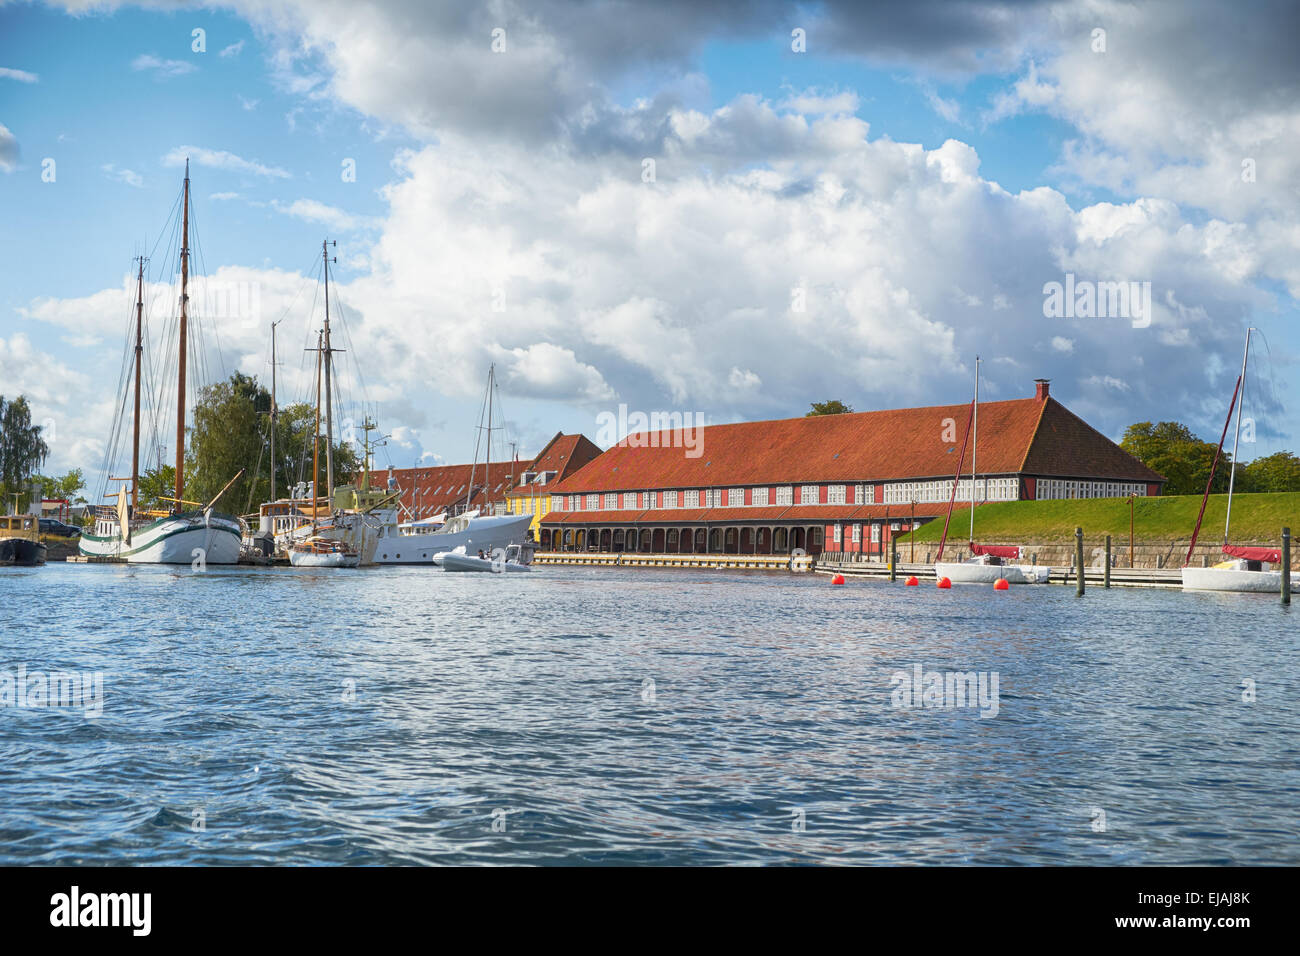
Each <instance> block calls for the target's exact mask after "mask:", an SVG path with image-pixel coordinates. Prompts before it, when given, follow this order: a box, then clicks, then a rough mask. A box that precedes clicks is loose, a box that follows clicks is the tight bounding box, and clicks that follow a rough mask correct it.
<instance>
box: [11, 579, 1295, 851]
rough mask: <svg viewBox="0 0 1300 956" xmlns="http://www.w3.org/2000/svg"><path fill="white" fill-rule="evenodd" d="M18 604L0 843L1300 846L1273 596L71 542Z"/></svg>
mask: <svg viewBox="0 0 1300 956" xmlns="http://www.w3.org/2000/svg"><path fill="white" fill-rule="evenodd" d="M0 596H2V597H3V600H2V601H0V606H2V607H3V610H2V611H0V616H2V617H3V627H2V628H0V648H2V651H3V652H2V653H0V671H2V672H3V677H0V680H5V681H7V683H6V684H5V685H4V686H5V687H7V688H8V691H7V696H6V697H5V701H4V707H3V708H0V863H5V864H15V863H47V864H74V863H81V864H132V863H144V864H162V863H182V864H184V863H193V864H308V865H316V864H319V865H337V864H347V865H382V864H438V863H448V864H554V863H561V864H780V863H840V864H844V863H853V864H862V863H876V864H911V863H917V864H939V863H944V864H972V865H980V864H1065V863H1080V864H1113V863H1120V864H1291V865H1294V864H1297V863H1300V818H1298V817H1297V814H1296V807H1297V805H1300V745H1298V743H1297V735H1296V729H1297V727H1300V663H1298V659H1297V639H1296V638H1297V633H1298V632H1300V628H1297V619H1296V617H1295V614H1296V612H1295V611H1294V610H1293V609H1283V608H1282V607H1280V606H1279V603H1278V600H1277V598H1276V597H1275V596H1273V597H1270V596H1267V595H1249V594H1217V595H1216V594H1183V593H1180V592H1174V591H1143V590H1111V591H1103V590H1101V589H1095V588H1094V589H1089V591H1088V593H1087V595H1086V596H1085V597H1083V598H1077V597H1076V596H1075V594H1074V589H1073V588H1063V587H1016V588H1012V589H1011V590H1010V591H1008V592H995V591H994V590H992V589H991V588H985V587H978V586H971V587H956V588H954V589H953V590H951V591H939V590H937V589H936V588H934V587H933V586H932V585H927V586H923V587H920V588H906V587H904V586H903V584H902V582H901V581H900V582H899V583H897V584H889V583H887V582H882V581H864V580H854V579H850V580H849V582H848V583H847V584H846V585H845V586H842V587H832V586H830V584H829V583H828V581H827V579H826V578H824V577H821V576H816V575H806V574H805V575H794V574H767V573H738V572H724V571H654V570H628V569H618V568H591V569H588V568H563V567H546V568H538V569H535V570H534V571H533V573H531V574H511V575H486V574H463V575H455V574H447V573H443V572H441V571H436V570H432V569H426V568H383V569H363V570H358V571H337V570H336V571H328V570H322V571H312V570H306V569H289V568H242V567H239V568H235V567H232V568H209V569H208V570H207V571H204V572H196V571H193V570H191V569H190V568H188V567H177V568H167V567H156V566H119V565H71V564H68V565H65V564H61V563H52V564H50V565H48V566H46V567H43V568H35V569H17V568H16V569H6V570H4V571H3V572H0ZM56 671H61V672H65V673H76V674H78V675H84V677H85V680H84V686H83V688H82V690H83V691H85V690H86V688H89V687H92V686H97V687H98V688H99V689H98V691H97V696H93V697H92V695H90V694H89V693H88V692H87V693H85V694H83V697H82V698H80V699H78V700H76V701H69V700H51V698H55V697H57V696H58V695H57V693H56V692H55V690H54V685H53V683H51V682H50V681H49V680H48V675H49V674H50V673H51V672H56ZM954 672H955V673H958V674H971V675H978V681H977V682H974V683H972V684H971V688H972V690H971V693H970V694H969V695H968V696H967V697H966V698H965V699H963V698H962V696H961V695H954V694H953V693H952V692H951V689H952V688H951V687H949V684H951V681H949V680H948V678H947V677H946V676H945V675H948V674H951V673H954ZM931 674H937V675H938V677H939V679H940V685H941V686H940V689H938V690H935V692H934V694H933V696H932V695H931V694H930V693H929V691H930V689H931V688H932V686H933V685H932V684H931V681H930V675H931ZM92 675H98V679H99V683H98V684H95V682H94V680H92ZM913 677H915V678H916V680H915V682H914V681H913ZM43 681H44V682H45V684H46V686H47V691H48V692H47V693H45V694H41V693H39V692H38V690H39V688H41V686H42V682H43ZM945 681H946V682H947V683H945ZM956 686H957V688H958V689H960V682H958V684H957V685H956ZM976 686H978V688H979V691H978V692H976V690H975V689H974V688H975V687H976ZM923 687H924V688H925V692H924V693H922V688H923ZM34 688H36V689H37V690H34ZM913 690H915V691H916V693H913Z"/></svg>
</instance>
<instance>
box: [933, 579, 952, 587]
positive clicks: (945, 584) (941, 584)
mask: <svg viewBox="0 0 1300 956" xmlns="http://www.w3.org/2000/svg"><path fill="white" fill-rule="evenodd" d="M935 587H939V588H950V587H952V582H951V581H949V580H948V579H947V578H940V579H939V583H938V584H936V585H935Z"/></svg>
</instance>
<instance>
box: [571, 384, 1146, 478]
mask: <svg viewBox="0 0 1300 956" xmlns="http://www.w3.org/2000/svg"><path fill="white" fill-rule="evenodd" d="M969 415H970V405H969V404H965V405H937V406H931V407H926V408H904V409H893V410H888V411H876V412H855V413H849V414H844V415H819V416H814V417H812V418H786V419H778V420H774V421H760V422H741V423H738V424H733V425H710V426H707V427H705V428H703V429H701V430H700V431H699V432H696V433H695V434H693V435H691V436H689V437H691V438H692V441H691V445H692V446H693V450H694V451H698V452H699V455H698V457H687V451H688V448H687V447H686V445H687V443H686V442H685V441H684V440H683V434H682V432H681V431H680V430H677V431H667V432H658V433H654V434H653V435H633V436H629V437H628V438H625V439H624V440H623V441H621V442H619V444H617V445H615V446H614V447H612V448H610V449H609V450H608V451H606V452H605V453H604V454H603V455H601V456H600V457H599V458H596V459H595V460H594V461H592V462H591V463H590V464H588V465H587V466H585V467H584V468H581V469H580V470H578V471H577V472H576V473H575V474H573V475H572V476H571V477H569V478H568V479H566V480H564V481H563V482H561V483H559V484H558V485H556V486H553V487H552V488H551V492H552V493H554V494H581V493H586V492H601V491H632V490H641V489H654V488H703V487H727V486H731V485H763V484H799V483H801V482H828V481H842V482H876V481H904V480H918V481H919V480H933V479H938V478H951V477H952V475H953V473H954V472H955V471H956V470H957V459H958V457H959V456H960V455H961V439H962V436H963V434H964V433H965V430H966V424H967V419H968V417H969ZM1040 434H1041V445H1040ZM945 436H946V437H948V438H949V439H950V440H947V441H945V440H944V438H945ZM652 445H653V446H654V447H651V446H652ZM978 454H979V457H978V466H979V472H980V474H984V475H997V474H1006V475H1014V474H1019V473H1022V472H1023V473H1028V474H1036V475H1052V476H1060V477H1076V476H1077V477H1099V478H1100V477H1105V478H1111V479H1116V480H1135V481H1148V482H1159V481H1163V478H1162V477H1161V476H1160V475H1158V474H1157V473H1156V472H1154V471H1152V470H1151V469H1150V468H1147V467H1146V466H1145V465H1143V464H1142V463H1141V462H1139V461H1137V459H1135V458H1133V457H1131V456H1130V455H1128V454H1127V453H1126V452H1124V451H1123V450H1122V449H1120V448H1119V447H1118V446H1117V445H1115V444H1114V443H1113V442H1111V441H1110V439H1108V438H1106V437H1105V436H1104V435H1102V434H1101V433H1100V432H1097V431H1096V430H1094V429H1092V428H1090V427H1089V426H1087V425H1086V424H1085V423H1083V422H1082V421H1081V420H1080V419H1079V418H1078V417H1077V416H1075V415H1073V414H1072V413H1070V412H1069V411H1068V410H1067V409H1066V408H1065V407H1064V406H1062V405H1061V404H1060V403H1059V402H1057V401H1056V399H1054V398H1050V397H1049V398H1046V399H1045V400H1039V399H1036V398H1023V399H1013V400H1010V401H1001V402H981V403H980V407H979V449H978ZM969 467H970V451H969V449H968V450H967V452H966V457H965V463H964V465H963V468H965V469H969Z"/></svg>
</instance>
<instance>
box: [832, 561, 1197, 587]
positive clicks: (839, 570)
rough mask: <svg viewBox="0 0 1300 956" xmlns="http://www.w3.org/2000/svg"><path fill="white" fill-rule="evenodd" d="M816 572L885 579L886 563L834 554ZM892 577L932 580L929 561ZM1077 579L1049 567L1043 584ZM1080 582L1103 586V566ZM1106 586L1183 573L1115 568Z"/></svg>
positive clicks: (1173, 583) (1156, 581)
mask: <svg viewBox="0 0 1300 956" xmlns="http://www.w3.org/2000/svg"><path fill="white" fill-rule="evenodd" d="M813 570H814V571H816V572H817V573H818V574H842V575H844V576H845V577H846V578H848V577H854V576H856V577H865V578H875V579H877V580H886V581H887V580H889V565H888V564H884V563H880V562H876V561H851V560H848V561H846V560H840V559H838V558H834V557H830V558H828V557H826V556H825V555H823V556H822V557H820V558H818V559H817V566H816V568H814V569H813ZM895 577H896V578H897V579H898V580H900V581H905V580H907V579H908V578H910V577H915V578H916V579H917V580H918V581H933V580H935V574H934V565H933V564H903V563H899V565H898V568H897V572H896V574H895ZM1077 580H1078V578H1077V577H1076V575H1075V569H1074V568H1071V567H1053V568H1052V569H1051V572H1050V573H1049V574H1048V577H1047V584H1046V585H1040V587H1047V586H1050V585H1053V584H1056V585H1066V584H1074V583H1075V582H1076V581H1077ZM1083 583H1084V584H1085V585H1086V586H1087V587H1090V588H1091V587H1096V588H1100V587H1103V586H1104V585H1105V583H1106V569H1105V567H1096V568H1094V567H1086V568H1084V569H1083ZM1110 586H1111V587H1113V588H1168V589H1173V590H1179V589H1181V588H1182V586H1183V573H1182V571H1181V570H1180V569H1178V568H1117V567H1111V569H1110Z"/></svg>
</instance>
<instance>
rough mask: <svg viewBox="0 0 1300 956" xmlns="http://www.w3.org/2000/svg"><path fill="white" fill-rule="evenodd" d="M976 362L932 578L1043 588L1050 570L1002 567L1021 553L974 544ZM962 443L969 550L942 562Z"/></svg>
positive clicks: (977, 378) (1045, 568)
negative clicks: (967, 490) (968, 411)
mask: <svg viewBox="0 0 1300 956" xmlns="http://www.w3.org/2000/svg"><path fill="white" fill-rule="evenodd" d="M979 404H980V359H979V356H978V355H977V356H976V357H975V399H974V401H972V402H971V406H970V407H971V414H970V419H969V420H968V422H967V425H966V438H964V439H962V446H961V455H960V457H958V459H957V474H956V475H954V476H953V481H952V497H951V498H950V499H949V500H948V517H947V520H945V522H944V526H943V537H942V538H941V539H940V541H939V554H938V560H936V561H935V563H934V576H935V577H936V578H938V579H942V578H947V579H948V580H949V581H951V582H952V583H953V584H992V583H993V582H995V581H997V580H998V579H999V578H1000V579H1002V580H1004V581H1006V582H1007V583H1009V584H1046V583H1047V579H1048V576H1049V575H1050V574H1051V568H1047V567H1038V566H1037V565H1034V564H1004V563H1003V561H1004V560H1005V559H1012V560H1015V559H1017V558H1022V557H1023V556H1024V555H1023V554H1022V553H1021V551H1022V549H1021V548H1019V547H1016V546H1014V545H1011V546H999V545H980V544H976V542H975V501H976V493H975V488H976V482H975V473H976V472H975V464H976V460H975V455H976V451H977V449H978V446H979ZM966 439H971V450H970V550H971V557H969V558H967V559H966V560H965V561H960V562H957V561H943V560H942V558H943V547H944V544H945V543H946V542H947V540H948V523H949V522H951V521H952V508H953V504H954V503H955V502H956V500H957V484H958V482H959V481H960V480H961V463H962V461H964V460H965V458H966Z"/></svg>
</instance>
